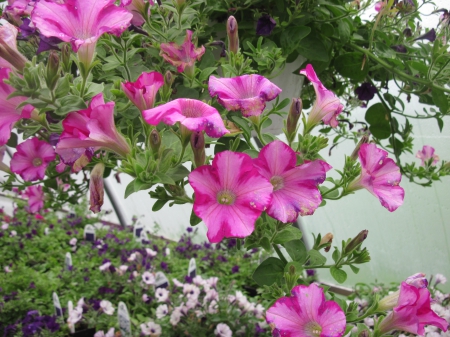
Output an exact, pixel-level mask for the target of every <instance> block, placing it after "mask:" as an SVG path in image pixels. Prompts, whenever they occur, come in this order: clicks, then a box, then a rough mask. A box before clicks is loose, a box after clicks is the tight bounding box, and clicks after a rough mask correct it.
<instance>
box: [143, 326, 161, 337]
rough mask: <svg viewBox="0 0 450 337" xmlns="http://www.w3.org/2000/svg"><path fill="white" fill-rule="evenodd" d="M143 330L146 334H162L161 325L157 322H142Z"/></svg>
mask: <svg viewBox="0 0 450 337" xmlns="http://www.w3.org/2000/svg"><path fill="white" fill-rule="evenodd" d="M141 331H142V333H143V334H144V335H145V336H150V337H158V336H160V335H161V326H160V325H159V324H156V323H155V322H148V323H144V324H141Z"/></svg>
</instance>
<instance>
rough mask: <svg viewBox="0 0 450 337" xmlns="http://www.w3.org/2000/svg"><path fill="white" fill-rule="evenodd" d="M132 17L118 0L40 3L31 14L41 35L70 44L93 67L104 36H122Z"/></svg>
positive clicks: (84, 61) (86, 63)
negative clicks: (98, 42)
mask: <svg viewBox="0 0 450 337" xmlns="http://www.w3.org/2000/svg"><path fill="white" fill-rule="evenodd" d="M132 18H133V14H131V13H130V12H128V11H127V10H126V9H124V8H119V7H117V6H116V5H115V0H66V1H64V2H62V3H60V2H57V1H39V2H38V3H36V5H35V8H34V10H33V12H32V13H31V20H32V21H33V23H34V25H35V26H36V28H37V29H39V31H40V32H41V34H43V35H44V36H47V37H52V36H54V37H57V38H59V39H61V40H63V41H65V42H70V43H71V44H72V49H73V51H74V52H78V57H79V59H80V61H81V62H82V63H83V64H85V65H90V64H91V62H92V59H93V56H94V52H95V46H96V43H97V40H98V39H99V38H100V36H101V35H102V34H104V33H111V34H114V35H116V36H119V35H120V34H122V32H123V31H124V30H125V29H127V27H128V26H129V25H130V21H131V19H132Z"/></svg>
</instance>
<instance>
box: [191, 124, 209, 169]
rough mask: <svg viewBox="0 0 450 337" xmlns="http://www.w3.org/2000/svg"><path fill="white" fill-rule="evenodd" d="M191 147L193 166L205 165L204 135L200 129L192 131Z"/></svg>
mask: <svg viewBox="0 0 450 337" xmlns="http://www.w3.org/2000/svg"><path fill="white" fill-rule="evenodd" d="M191 147H192V152H193V153H194V164H195V167H199V166H202V165H205V160H206V155H205V136H204V134H203V132H202V131H200V132H193V133H192V135H191Z"/></svg>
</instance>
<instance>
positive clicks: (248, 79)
mask: <svg viewBox="0 0 450 337" xmlns="http://www.w3.org/2000/svg"><path fill="white" fill-rule="evenodd" d="M208 88H209V94H210V95H211V97H214V96H218V97H217V100H218V101H219V103H220V104H221V105H223V106H224V107H225V108H226V109H228V110H231V111H235V110H240V111H241V112H242V114H243V115H244V116H246V117H248V116H258V115H260V114H262V112H263V110H264V108H265V107H266V102H269V101H271V100H273V99H275V98H276V97H277V96H278V95H279V94H280V92H281V89H280V88H278V87H277V86H276V85H275V84H273V83H272V82H270V81H269V80H268V79H267V78H265V77H264V76H261V75H242V76H238V77H232V78H216V77H214V76H210V77H209V83H208Z"/></svg>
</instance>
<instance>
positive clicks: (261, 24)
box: [256, 14, 277, 36]
mask: <svg viewBox="0 0 450 337" xmlns="http://www.w3.org/2000/svg"><path fill="white" fill-rule="evenodd" d="M276 25H277V23H276V21H275V20H274V19H273V18H272V17H270V15H268V14H263V15H262V16H261V17H260V18H259V19H258V22H257V23H256V35H260V36H269V35H270V34H272V31H273V29H274V28H275V26H276Z"/></svg>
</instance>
